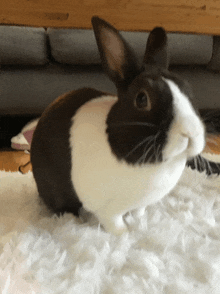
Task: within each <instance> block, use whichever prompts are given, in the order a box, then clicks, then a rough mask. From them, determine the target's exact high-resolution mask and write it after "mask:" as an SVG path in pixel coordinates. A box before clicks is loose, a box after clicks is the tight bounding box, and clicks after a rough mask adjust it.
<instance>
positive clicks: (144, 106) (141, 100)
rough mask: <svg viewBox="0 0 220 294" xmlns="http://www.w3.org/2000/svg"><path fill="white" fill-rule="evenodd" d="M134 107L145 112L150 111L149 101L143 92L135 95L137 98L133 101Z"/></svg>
mask: <svg viewBox="0 0 220 294" xmlns="http://www.w3.org/2000/svg"><path fill="white" fill-rule="evenodd" d="M135 105H136V107H137V108H138V109H141V110H147V111H149V110H151V103H150V99H149V97H148V95H147V93H145V91H142V92H140V93H138V94H137V97H136V99H135Z"/></svg>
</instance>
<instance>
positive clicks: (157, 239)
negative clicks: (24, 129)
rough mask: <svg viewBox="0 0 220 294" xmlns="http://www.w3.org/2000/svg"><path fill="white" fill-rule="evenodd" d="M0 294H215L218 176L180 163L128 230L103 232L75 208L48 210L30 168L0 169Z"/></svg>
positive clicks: (219, 280)
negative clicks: (176, 174) (171, 185)
mask: <svg viewBox="0 0 220 294" xmlns="http://www.w3.org/2000/svg"><path fill="white" fill-rule="evenodd" d="M0 201H1V202H0V203H1V205H0V292H1V293H2V294H9V293H10V294H20V293H22V294H29V293H30V294H34V293H42V294H50V293H51V294H58V293H60V294H61V293H62V294H112V293H115V294H124V293H125V294H131V293H132V294H140V293H143V294H146V293H150V294H154V293H165V294H183V293H187V294H188V293H198V294H203V293H204V294H205V293H212V294H213V293H214V294H219V293H220V177H218V176H212V177H209V178H207V177H206V175H205V174H204V173H202V174H200V173H198V172H195V171H192V170H191V169H189V168H186V170H185V171H184V174H183V176H182V178H181V181H180V182H179V184H178V185H177V187H176V188H175V189H174V190H173V191H172V193H170V194H169V195H167V196H166V197H165V198H164V199H163V200H162V201H160V202H159V203H157V204H155V205H152V206H149V207H148V208H147V209H146V213H145V215H144V216H143V217H142V218H140V219H135V218H133V216H132V215H131V214H128V215H127V216H126V218H125V219H126V222H127V223H128V226H129V230H130V233H129V234H125V235H123V236H121V237H115V236H113V235H110V234H108V233H106V232H104V230H103V229H102V227H100V225H99V224H98V222H97V220H96V219H95V218H94V217H93V216H92V215H90V214H88V213H86V212H85V211H82V216H81V217H80V218H79V219H77V218H75V217H73V216H72V215H71V214H65V215H64V216H63V217H61V218H58V217H55V216H53V215H50V214H49V213H48V212H47V210H46V209H45V207H44V206H43V204H42V203H40V202H39V200H38V195H37V190H36V186H35V182H34V180H33V176H32V173H28V174H26V175H21V174H19V173H17V172H15V173H10V172H4V171H0Z"/></svg>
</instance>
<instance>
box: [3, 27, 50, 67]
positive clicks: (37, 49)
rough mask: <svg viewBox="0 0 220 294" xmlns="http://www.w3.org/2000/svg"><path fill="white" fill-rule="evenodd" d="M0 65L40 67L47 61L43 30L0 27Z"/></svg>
mask: <svg viewBox="0 0 220 294" xmlns="http://www.w3.org/2000/svg"><path fill="white" fill-rule="evenodd" d="M0 36H1V38H0V64H10V65H16V64H24V65H42V64H45V63H47V62H48V60H47V44H46V32H45V30H44V29H43V28H29V27H17V26H0Z"/></svg>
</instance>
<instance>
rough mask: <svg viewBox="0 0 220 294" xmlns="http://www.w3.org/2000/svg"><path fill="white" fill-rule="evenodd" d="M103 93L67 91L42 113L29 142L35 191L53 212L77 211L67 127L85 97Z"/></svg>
mask: <svg viewBox="0 0 220 294" xmlns="http://www.w3.org/2000/svg"><path fill="white" fill-rule="evenodd" d="M102 95H104V93H102V92H100V91H97V90H94V89H87V88H85V89H81V90H77V91H72V92H69V93H67V94H65V95H63V96H61V97H59V98H58V99H56V100H55V101H54V102H53V103H52V104H51V105H49V106H48V107H47V109H46V110H45V111H44V113H43V114H42V117H41V118H40V121H39V123H38V125H37V127H36V130H35V132H34V136H33V141H32V144H31V162H32V166H33V174H34V177H35V180H36V182H37V187H38V192H39V195H40V197H41V199H43V201H44V202H45V203H46V204H47V206H48V207H49V208H50V209H51V210H52V211H53V212H56V213H58V214H59V213H63V212H65V211H68V212H72V213H74V214H75V215H78V211H79V208H80V207H81V202H80V201H79V199H78V197H77V194H76V192H75V190H74V187H73V184H72V182H71V176H70V175H71V147H70V129H71V126H72V124H74V115H75V114H76V112H77V110H78V109H79V108H80V107H83V105H84V104H85V103H87V102H88V101H90V100H92V99H94V98H97V97H100V96H102Z"/></svg>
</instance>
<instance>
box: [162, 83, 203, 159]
mask: <svg viewBox="0 0 220 294" xmlns="http://www.w3.org/2000/svg"><path fill="white" fill-rule="evenodd" d="M163 80H164V81H165V82H166V83H167V84H168V86H169V88H170V90H171V93H172V96H173V108H174V120H173V122H172V125H171V128H170V130H169V134H168V144H167V146H166V148H165V150H164V153H163V155H164V158H170V157H173V156H176V155H178V154H181V153H183V152H185V153H186V155H187V157H193V156H196V155H198V154H199V153H201V152H202V151H203V149H204V147H205V129H204V126H203V123H202V121H201V120H200V118H199V117H198V115H197V114H196V112H195V110H194V108H193V106H192V104H191V103H190V101H189V99H188V98H187V96H186V95H185V94H184V93H183V92H181V91H180V89H179V87H178V86H177V85H176V84H175V83H174V82H173V81H171V80H168V79H165V78H163Z"/></svg>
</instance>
